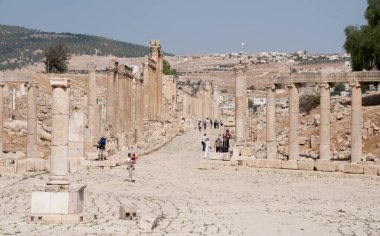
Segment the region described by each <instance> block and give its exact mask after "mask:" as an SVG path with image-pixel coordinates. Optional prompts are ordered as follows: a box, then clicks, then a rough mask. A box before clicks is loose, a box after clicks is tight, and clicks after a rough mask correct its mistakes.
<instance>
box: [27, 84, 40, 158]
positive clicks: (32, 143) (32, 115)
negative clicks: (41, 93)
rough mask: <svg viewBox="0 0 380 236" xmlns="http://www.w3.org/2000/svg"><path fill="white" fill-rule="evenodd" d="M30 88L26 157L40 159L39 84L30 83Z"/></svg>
mask: <svg viewBox="0 0 380 236" xmlns="http://www.w3.org/2000/svg"><path fill="white" fill-rule="evenodd" d="M27 88H28V107H27V132H28V139H27V144H26V157H27V158H38V153H37V94H38V83H36V82H29V83H28V84H27Z"/></svg>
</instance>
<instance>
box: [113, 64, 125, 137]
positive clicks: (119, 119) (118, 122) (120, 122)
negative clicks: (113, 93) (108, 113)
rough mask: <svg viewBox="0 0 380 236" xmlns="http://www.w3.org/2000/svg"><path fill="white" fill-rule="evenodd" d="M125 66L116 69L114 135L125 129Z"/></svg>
mask: <svg viewBox="0 0 380 236" xmlns="http://www.w3.org/2000/svg"><path fill="white" fill-rule="evenodd" d="M126 73H127V72H126V67H125V65H119V67H118V77H117V83H116V84H117V98H116V100H117V102H116V104H117V108H116V112H117V114H116V119H115V129H116V133H117V134H120V133H121V132H122V131H125V129H126V126H127V125H126V119H127V116H126V113H127V112H126V108H127V106H128V105H127V104H126V103H127V102H128V101H127V100H126V88H127V74H126Z"/></svg>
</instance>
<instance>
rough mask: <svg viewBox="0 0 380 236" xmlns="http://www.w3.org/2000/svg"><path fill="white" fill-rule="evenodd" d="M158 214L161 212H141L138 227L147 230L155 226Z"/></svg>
mask: <svg viewBox="0 0 380 236" xmlns="http://www.w3.org/2000/svg"><path fill="white" fill-rule="evenodd" d="M160 216H161V214H159V213H156V212H153V211H151V212H147V213H143V214H142V215H141V217H140V220H139V228H140V229H143V230H147V231H150V230H153V229H154V228H155V227H156V226H157V222H158V219H159V218H160Z"/></svg>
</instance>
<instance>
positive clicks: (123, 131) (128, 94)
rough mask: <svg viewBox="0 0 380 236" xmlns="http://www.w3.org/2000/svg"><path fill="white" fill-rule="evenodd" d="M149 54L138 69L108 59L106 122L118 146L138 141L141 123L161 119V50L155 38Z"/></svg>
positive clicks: (141, 134)
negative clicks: (139, 69) (116, 139)
mask: <svg viewBox="0 0 380 236" xmlns="http://www.w3.org/2000/svg"><path fill="white" fill-rule="evenodd" d="M149 49H150V54H149V56H146V57H145V58H144V62H143V64H142V70H141V71H138V72H136V71H135V67H132V66H128V65H120V64H119V63H118V62H117V61H115V60H112V61H110V63H109V65H108V67H107V72H108V75H107V102H106V122H107V127H108V128H109V138H112V137H118V139H119V141H121V140H124V139H126V141H125V142H126V143H125V144H123V142H124V141H121V143H119V146H124V145H127V146H131V145H133V144H134V143H136V142H138V141H141V139H142V138H143V135H144V129H145V128H144V125H147V126H149V122H152V121H162V119H163V94H162V86H163V54H162V53H161V44H160V41H158V40H151V41H150V47H149Z"/></svg>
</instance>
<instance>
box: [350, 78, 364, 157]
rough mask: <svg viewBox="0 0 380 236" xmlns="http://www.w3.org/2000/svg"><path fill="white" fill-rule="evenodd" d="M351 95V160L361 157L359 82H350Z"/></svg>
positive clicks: (360, 98) (360, 96) (360, 95)
mask: <svg viewBox="0 0 380 236" xmlns="http://www.w3.org/2000/svg"><path fill="white" fill-rule="evenodd" d="M350 87H351V91H352V97H351V162H352V163H359V162H361V159H362V92H361V89H360V84H359V83H358V82H356V83H350Z"/></svg>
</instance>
